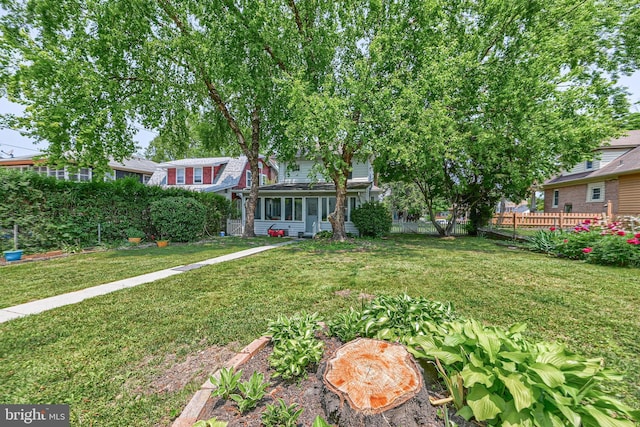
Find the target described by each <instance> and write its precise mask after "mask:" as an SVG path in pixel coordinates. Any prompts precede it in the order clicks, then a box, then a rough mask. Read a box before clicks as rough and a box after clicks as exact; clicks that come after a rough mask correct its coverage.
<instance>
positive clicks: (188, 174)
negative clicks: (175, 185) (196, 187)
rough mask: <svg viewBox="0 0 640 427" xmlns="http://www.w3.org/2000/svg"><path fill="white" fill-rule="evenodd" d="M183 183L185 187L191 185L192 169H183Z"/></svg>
mask: <svg viewBox="0 0 640 427" xmlns="http://www.w3.org/2000/svg"><path fill="white" fill-rule="evenodd" d="M184 183H185V184H187V185H191V184H193V168H185V171H184Z"/></svg>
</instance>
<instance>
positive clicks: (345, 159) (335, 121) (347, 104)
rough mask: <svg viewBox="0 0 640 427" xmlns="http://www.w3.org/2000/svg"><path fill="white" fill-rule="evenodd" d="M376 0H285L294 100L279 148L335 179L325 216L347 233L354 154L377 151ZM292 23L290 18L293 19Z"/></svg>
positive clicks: (338, 234) (339, 233) (336, 233)
mask: <svg viewBox="0 0 640 427" xmlns="http://www.w3.org/2000/svg"><path fill="white" fill-rule="evenodd" d="M378 3H379V2H377V1H366V0H350V1H344V2H333V1H328V0H325V1H299V2H296V1H295V0H289V1H288V6H289V7H288V12H287V17H288V18H289V19H290V23H291V24H293V28H292V30H291V32H290V40H291V41H292V43H291V45H292V46H296V48H294V49H292V50H291V55H290V56H289V57H288V59H287V73H286V78H285V79H283V80H282V81H281V88H282V93H283V94H286V95H287V99H288V101H289V105H288V111H287V119H286V121H285V122H284V129H283V132H284V135H285V137H284V138H281V139H279V140H277V141H276V150H277V152H278V155H279V156H280V157H281V158H284V159H291V158H293V157H295V156H296V155H300V154H302V155H304V156H306V157H307V158H309V159H315V160H317V164H316V167H315V168H314V170H313V171H312V172H313V173H319V174H323V175H324V177H325V178H326V179H327V180H328V181H329V182H333V184H334V185H335V187H336V206H335V210H334V212H332V213H331V214H330V215H329V217H328V219H329V221H330V222H331V226H332V228H333V239H334V240H344V239H346V229H345V215H344V213H345V207H346V195H347V179H348V176H349V173H350V171H351V170H352V162H353V161H354V160H361V161H364V160H367V159H368V158H369V156H371V154H372V152H373V151H372V148H373V146H372V144H371V142H372V138H371V129H372V128H371V109H370V99H371V95H372V93H374V92H375V90H376V85H375V82H374V80H373V77H374V76H373V75H372V74H371V57H370V55H369V44H370V43H371V41H372V39H374V38H375V37H377V35H378V34H379V32H380V30H381V24H380V23H381V22H382V21H381V20H380V18H381V13H382V10H381V8H380V5H379V4H378ZM289 28H290V29H291V26H289Z"/></svg>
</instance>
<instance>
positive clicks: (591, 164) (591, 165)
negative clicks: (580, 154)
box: [585, 160, 593, 170]
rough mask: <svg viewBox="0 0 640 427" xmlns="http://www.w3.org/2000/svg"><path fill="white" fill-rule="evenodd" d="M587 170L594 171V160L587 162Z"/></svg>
mask: <svg viewBox="0 0 640 427" xmlns="http://www.w3.org/2000/svg"><path fill="white" fill-rule="evenodd" d="M585 169H587V170H590V169H593V160H587V163H586V164H585Z"/></svg>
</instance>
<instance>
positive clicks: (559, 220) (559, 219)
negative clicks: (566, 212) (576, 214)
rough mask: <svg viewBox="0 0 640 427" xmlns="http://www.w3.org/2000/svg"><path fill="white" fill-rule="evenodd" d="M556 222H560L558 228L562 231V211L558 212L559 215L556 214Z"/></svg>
mask: <svg viewBox="0 0 640 427" xmlns="http://www.w3.org/2000/svg"><path fill="white" fill-rule="evenodd" d="M558 222H560V228H561V229H564V221H563V218H562V211H560V213H559V214H558Z"/></svg>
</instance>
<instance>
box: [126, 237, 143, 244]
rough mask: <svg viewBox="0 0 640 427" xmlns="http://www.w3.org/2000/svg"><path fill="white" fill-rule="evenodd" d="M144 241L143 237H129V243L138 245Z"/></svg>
mask: <svg viewBox="0 0 640 427" xmlns="http://www.w3.org/2000/svg"><path fill="white" fill-rule="evenodd" d="M141 240H142V237H129V243H133V244H135V245H137V244H138V243H140V241H141Z"/></svg>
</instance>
